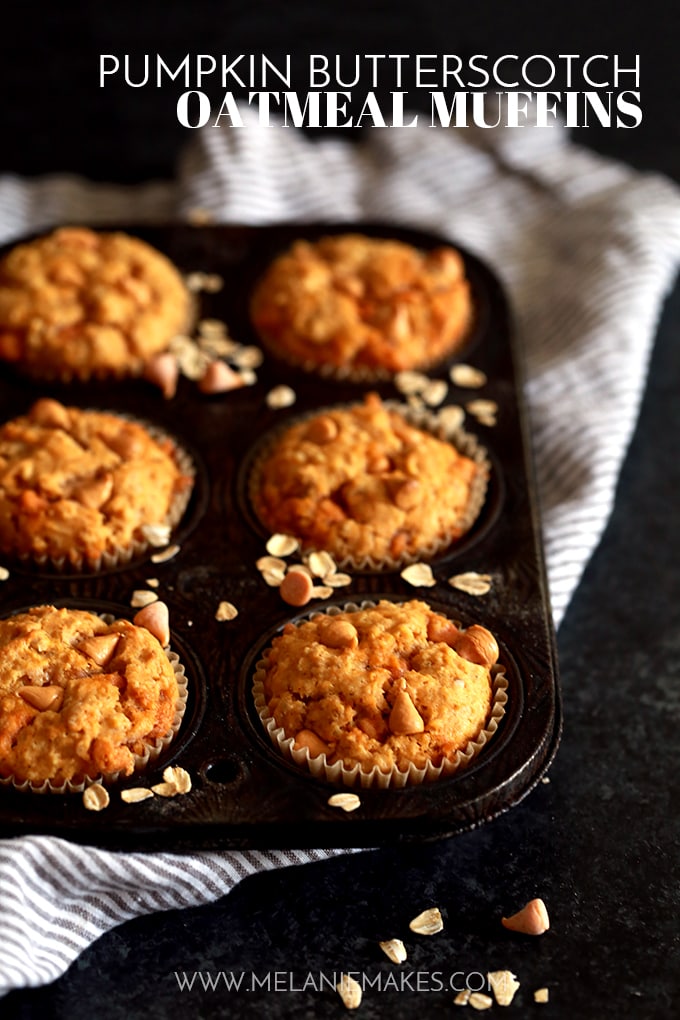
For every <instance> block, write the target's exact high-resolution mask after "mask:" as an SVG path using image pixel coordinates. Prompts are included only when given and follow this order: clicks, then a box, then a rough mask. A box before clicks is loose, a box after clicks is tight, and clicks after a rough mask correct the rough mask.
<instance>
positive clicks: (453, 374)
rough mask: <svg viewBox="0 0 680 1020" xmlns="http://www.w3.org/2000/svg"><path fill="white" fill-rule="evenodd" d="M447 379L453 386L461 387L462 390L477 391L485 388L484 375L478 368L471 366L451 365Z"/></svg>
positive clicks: (485, 380)
mask: <svg viewBox="0 0 680 1020" xmlns="http://www.w3.org/2000/svg"><path fill="white" fill-rule="evenodd" d="M449 377H450V379H451V382H452V383H453V384H454V386H461V387H462V388H463V389H471V390H475V389H478V388H479V387H480V386H486V382H487V379H486V375H485V374H484V372H482V370H481V369H479V368H473V367H472V365H464V364H460V365H453V366H452V367H451V371H450V372H449Z"/></svg>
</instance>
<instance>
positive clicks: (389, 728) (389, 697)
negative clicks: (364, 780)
mask: <svg viewBox="0 0 680 1020" xmlns="http://www.w3.org/2000/svg"><path fill="white" fill-rule="evenodd" d="M287 576H288V577H290V576H292V575H290V574H289V575H287ZM300 576H302V575H300ZM449 624H450V621H448V620H447V619H446V618H445V617H443V616H441V615H440V614H439V613H435V612H434V611H433V610H431V609H430V608H429V606H427V605H426V604H425V603H424V602H418V601H411V602H405V603H390V602H381V603H379V604H378V605H377V606H373V607H368V608H364V609H359V610H347V611H344V612H339V613H335V614H325V613H321V614H317V615H315V616H314V617H313V618H312V619H310V620H304V621H302V622H301V623H299V624H292V623H289V624H287V625H286V626H285V628H284V630H283V633H282V634H280V635H279V636H278V637H276V638H275V639H274V641H273V642H272V646H271V649H270V650H269V652H268V654H267V656H266V660H265V665H264V672H263V681H262V684H263V691H264V699H265V701H266V704H267V709H268V713H269V716H270V717H273V719H274V721H275V723H276V725H277V726H278V727H280V728H281V729H282V730H283V731H284V733H285V735H286V737H289V738H293V739H294V740H295V742H296V745H297V746H309V741H308V739H307V736H306V735H308V734H311V735H312V736H313V741H314V747H315V753H316V754H321V753H324V754H325V755H326V758H327V761H328V764H329V765H332V764H333V763H334V762H343V764H344V765H345V766H346V767H347V768H352V767H353V766H354V765H355V764H357V763H358V764H359V765H360V766H361V768H362V770H363V771H366V772H368V771H370V770H371V769H372V768H373V767H375V766H377V767H378V768H379V769H380V770H381V771H383V772H390V771H391V770H392V769H393V768H395V767H396V768H399V769H401V770H402V771H404V770H407V769H408V768H409V766H410V765H411V764H414V765H415V766H416V767H418V768H424V767H425V766H426V764H427V762H431V763H432V764H433V765H440V764H441V763H442V761H443V760H444V759H447V758H452V757H454V756H455V755H456V752H457V751H458V750H460V749H462V748H464V747H466V746H467V744H468V742H469V741H470V740H472V739H474V738H475V737H476V736H478V734H479V733H480V731H481V730H482V729H483V728H484V726H485V724H486V720H487V718H488V715H489V712H490V708H491V700H492V680H491V669H490V667H489V666H482V665H479V664H477V663H472V662H470V661H468V660H467V659H465V658H464V657H463V656H462V655H460V654H459V653H458V652H457V651H456V650H455V648H454V647H453V644H454V643H455V642H456V641H459V640H461V639H462V636H463V635H464V632H463V631H460V630H459V629H458V628H456V627H453V626H447V625H449ZM430 635H434V636H432V637H431V636H430ZM449 642H450V643H449ZM301 734H305V737H304V738H303V739H301Z"/></svg>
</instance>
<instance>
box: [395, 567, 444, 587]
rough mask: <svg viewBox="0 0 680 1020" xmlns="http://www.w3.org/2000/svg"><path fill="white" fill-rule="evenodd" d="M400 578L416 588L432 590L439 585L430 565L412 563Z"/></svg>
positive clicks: (405, 568)
mask: <svg viewBox="0 0 680 1020" xmlns="http://www.w3.org/2000/svg"><path fill="white" fill-rule="evenodd" d="M400 576H401V577H403V579H404V580H405V581H406V582H407V583H408V584H411V585H413V587H414V588H432V587H434V585H435V584H436V583H437V582H436V580H435V578H434V576H433V574H432V567H431V566H430V564H429V563H411V564H410V565H409V566H408V567H404V569H403V570H402V572H401V575H400Z"/></svg>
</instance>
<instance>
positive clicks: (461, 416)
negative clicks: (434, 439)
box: [437, 404, 465, 432]
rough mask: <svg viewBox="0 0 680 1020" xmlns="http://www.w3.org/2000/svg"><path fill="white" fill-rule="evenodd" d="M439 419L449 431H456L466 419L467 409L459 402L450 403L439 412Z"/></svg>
mask: <svg viewBox="0 0 680 1020" xmlns="http://www.w3.org/2000/svg"><path fill="white" fill-rule="evenodd" d="M437 421H438V422H439V424H440V425H441V426H442V428H444V429H445V430H446V431H447V432H455V431H456V429H459V428H460V427H461V426H462V424H463V422H464V421H465V411H464V410H463V408H462V407H459V405H458V404H449V406H448V407H442V409H441V411H439V412H438V414H437Z"/></svg>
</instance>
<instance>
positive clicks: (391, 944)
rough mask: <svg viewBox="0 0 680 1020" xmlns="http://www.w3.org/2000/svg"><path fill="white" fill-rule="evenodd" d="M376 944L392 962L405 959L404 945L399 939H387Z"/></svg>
mask: <svg viewBox="0 0 680 1020" xmlns="http://www.w3.org/2000/svg"><path fill="white" fill-rule="evenodd" d="M378 945H379V946H380V948H381V949H382V951H383V953H384V954H385V956H386V957H387V959H388V960H391V961H392V963H403V962H404V960H405V959H406V955H407V954H406V946H405V945H404V943H403V942H402V941H401V939H387V941H386V942H379V943H378Z"/></svg>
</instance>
